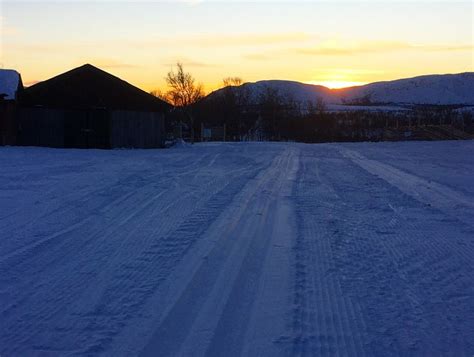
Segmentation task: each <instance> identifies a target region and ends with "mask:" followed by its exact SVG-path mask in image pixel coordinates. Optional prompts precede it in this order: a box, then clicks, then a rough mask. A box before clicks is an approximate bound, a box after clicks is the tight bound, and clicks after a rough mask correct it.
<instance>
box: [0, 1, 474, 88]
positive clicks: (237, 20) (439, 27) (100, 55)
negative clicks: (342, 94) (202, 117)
mask: <svg viewBox="0 0 474 357" xmlns="http://www.w3.org/2000/svg"><path fill="white" fill-rule="evenodd" d="M473 18H474V16H473V4H472V2H470V1H467V2H455V1H437V2H433V1H404V2H399V1H370V0H369V1H364V2H361V1H346V2H337V1H291V2H290V1H286V2H284V1H283V2H278V3H273V2H270V1H255V2H235V1H214V2H211V1H139V2H138V1H136V2H134V1H108V0H104V1H77V0H76V1H49V2H45V1H22V0H15V1H2V3H1V13H0V21H1V47H0V48H1V56H0V57H1V59H0V62H1V65H2V67H3V68H13V69H16V70H18V71H19V72H20V73H21V74H22V77H23V81H24V82H25V84H26V85H31V84H32V83H35V82H37V81H41V80H45V79H48V78H50V77H52V76H54V75H57V74H59V73H61V72H64V71H66V70H69V69H71V68H73V67H76V66H79V65H81V64H84V63H91V64H94V65H96V66H98V67H101V68H102V69H104V70H106V71H108V72H111V73H113V74H115V75H117V76H119V77H121V78H123V79H125V80H127V81H129V82H131V83H132V84H134V85H137V86H138V87H140V88H142V89H144V90H147V91H148V90H152V89H158V88H161V89H165V82H164V77H165V75H166V73H167V72H168V71H169V70H170V69H171V68H172V66H173V64H174V63H176V61H181V62H182V63H183V64H184V66H185V69H186V70H187V71H190V72H191V73H192V74H193V75H194V76H195V77H196V79H197V80H198V81H200V82H202V83H203V84H204V87H205V89H206V91H211V90H214V89H216V88H218V87H220V86H221V82H222V78H224V77H228V76H239V77H242V78H243V79H244V80H245V81H257V80H261V79H287V80H295V81H301V82H306V83H314V84H322V85H326V86H329V87H342V86H349V85H357V84H364V83H368V82H374V81H380V80H390V79H397V78H402V77H411V76H416V75H422V74H432V73H458V72H466V71H473V70H474V68H473V62H474V47H473Z"/></svg>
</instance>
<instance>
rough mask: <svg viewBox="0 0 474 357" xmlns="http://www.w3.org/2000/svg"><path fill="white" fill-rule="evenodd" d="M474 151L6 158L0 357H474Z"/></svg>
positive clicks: (460, 147) (271, 147) (333, 147)
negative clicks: (452, 356) (400, 356)
mask: <svg viewBox="0 0 474 357" xmlns="http://www.w3.org/2000/svg"><path fill="white" fill-rule="evenodd" d="M473 152H474V142H472V141H470V142H469V141H468V142H437V143H433V142H409V143H378V144H374V143H361V144H319V145H304V144H293V143H288V144H287V143H237V144H219V143H216V144H197V145H194V146H192V147H184V148H177V149H170V150H113V151H101V150H58V149H44V148H0V168H1V170H0V356H2V357H9V356H64V355H107V356H133V355H141V356H324V355H327V356H333V355H339V356H356V355H357V356H364V355H367V356H381V355H383V356H390V355H429V356H434V355H456V356H472V355H473V354H474V259H473V258H474V173H473V172H474V156H473V155H472V153H473Z"/></svg>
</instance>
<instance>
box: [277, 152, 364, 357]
mask: <svg viewBox="0 0 474 357" xmlns="http://www.w3.org/2000/svg"><path fill="white" fill-rule="evenodd" d="M303 148H304V150H302V157H301V159H300V160H301V162H302V165H301V167H300V172H299V173H298V183H297V185H296V189H295V196H296V204H297V211H296V212H297V222H298V235H297V238H296V243H295V246H294V274H295V282H294V290H293V307H292V309H293V316H292V320H291V325H290V328H291V331H292V334H291V335H290V336H287V338H285V339H282V341H281V342H282V343H285V344H286V345H287V346H288V349H287V350H288V355H291V356H314V355H318V356H327V355H348V356H351V355H358V356H360V355H366V354H368V353H369V351H368V350H367V347H366V344H367V336H366V332H365V321H364V318H363V316H362V314H361V312H360V309H359V307H358V305H357V303H356V302H355V301H354V300H352V299H351V298H350V296H347V295H345V294H344V293H343V291H342V288H341V285H340V280H339V276H338V274H337V272H336V268H335V265H334V252H333V251H332V247H331V240H332V239H333V238H334V230H333V224H334V218H335V216H336V208H335V202H334V201H335V199H337V193H336V192H334V191H333V190H332V189H331V187H330V185H328V184H327V183H325V182H322V181H321V177H320V175H319V167H318V166H319V159H318V156H317V155H314V154H313V153H312V152H311V150H308V148H311V147H309V146H304V147H303Z"/></svg>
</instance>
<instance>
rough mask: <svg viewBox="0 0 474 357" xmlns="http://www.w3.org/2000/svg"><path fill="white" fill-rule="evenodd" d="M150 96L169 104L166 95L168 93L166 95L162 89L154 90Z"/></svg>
mask: <svg viewBox="0 0 474 357" xmlns="http://www.w3.org/2000/svg"><path fill="white" fill-rule="evenodd" d="M150 94H151V95H152V96H154V97H156V98H159V99H161V100H163V101H165V102H168V103H169V98H168V96H167V95H166V93H164V92H163V91H161V90H160V89H154V90H152V91H150Z"/></svg>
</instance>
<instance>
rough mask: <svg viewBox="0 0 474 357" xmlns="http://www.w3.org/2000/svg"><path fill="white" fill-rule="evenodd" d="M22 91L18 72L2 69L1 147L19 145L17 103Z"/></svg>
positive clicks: (0, 86)
mask: <svg viewBox="0 0 474 357" xmlns="http://www.w3.org/2000/svg"><path fill="white" fill-rule="evenodd" d="M22 90H23V84H22V81H21V76H20V74H19V73H18V72H17V71H14V70H11V69H0V145H15V144H16V143H17V136H18V121H17V103H18V97H19V96H20V94H21V91H22Z"/></svg>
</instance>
